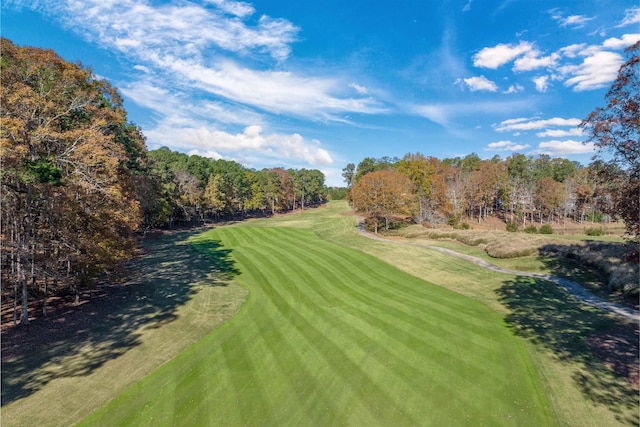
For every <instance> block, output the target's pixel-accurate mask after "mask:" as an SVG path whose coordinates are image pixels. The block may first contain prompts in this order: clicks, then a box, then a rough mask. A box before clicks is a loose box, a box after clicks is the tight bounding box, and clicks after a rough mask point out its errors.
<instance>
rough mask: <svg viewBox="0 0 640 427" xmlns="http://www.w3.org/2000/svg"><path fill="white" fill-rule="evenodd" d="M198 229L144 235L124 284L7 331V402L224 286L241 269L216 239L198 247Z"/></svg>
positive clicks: (94, 362) (125, 343)
mask: <svg viewBox="0 0 640 427" xmlns="http://www.w3.org/2000/svg"><path fill="white" fill-rule="evenodd" d="M200 232H201V231H186V232H174V233H171V234H166V235H163V236H161V237H159V238H155V239H147V240H145V242H144V244H143V248H144V249H145V251H146V254H145V255H144V256H141V257H139V258H137V259H135V260H133V261H132V262H131V263H130V266H129V267H130V268H129V271H130V277H129V280H128V281H127V282H126V283H124V284H119V285H109V284H107V285H105V286H103V287H101V288H99V289H98V290H97V291H94V292H93V295H92V296H91V298H90V299H89V300H88V301H84V302H83V303H82V304H81V305H80V306H77V307H69V306H63V307H62V308H61V309H59V310H58V311H57V312H53V313H50V316H49V318H48V319H46V320H44V319H37V321H34V322H32V323H31V324H30V325H28V326H25V327H17V328H12V329H9V330H8V331H6V332H5V333H3V336H2V347H3V360H2V405H5V404H8V403H10V402H13V401H16V400H18V399H21V398H24V397H27V396H29V395H31V394H32V393H34V392H36V391H38V390H39V389H41V388H42V387H44V386H45V385H46V384H47V383H49V382H50V381H52V380H54V379H59V378H73V377H79V376H85V375H89V374H90V373H91V372H92V371H94V370H95V369H97V368H99V367H100V366H102V365H103V364H104V363H106V362H107V361H109V360H111V359H114V358H116V357H118V356H120V355H122V354H123V353H125V352H126V351H128V350H129V349H131V348H133V347H135V346H137V345H139V344H141V340H140V338H141V329H142V328H158V327H161V326H162V325H164V324H166V323H168V322H171V321H173V320H174V319H175V318H176V312H177V309H178V308H179V307H180V306H182V305H184V304H185V303H186V302H187V301H188V300H190V299H191V298H192V297H193V295H194V294H195V293H196V292H197V287H199V286H203V285H205V286H225V285H226V283H225V280H228V279H229V278H231V277H232V276H233V275H235V274H236V273H237V270H236V269H235V267H234V263H233V261H232V260H231V259H230V253H229V252H230V251H228V250H225V249H222V248H220V246H219V244H217V243H216V242H211V243H207V245H206V247H205V249H206V255H205V254H203V253H201V251H197V250H195V249H194V247H193V246H192V245H190V244H189V243H187V242H186V239H187V238H189V237H190V236H192V235H194V234H197V233H200ZM5 350H6V351H5ZM7 354H9V356H7Z"/></svg>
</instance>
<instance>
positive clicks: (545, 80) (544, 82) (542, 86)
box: [531, 76, 549, 92]
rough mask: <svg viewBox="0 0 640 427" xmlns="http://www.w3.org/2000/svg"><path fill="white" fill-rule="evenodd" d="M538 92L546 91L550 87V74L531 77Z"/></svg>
mask: <svg viewBox="0 0 640 427" xmlns="http://www.w3.org/2000/svg"><path fill="white" fill-rule="evenodd" d="M531 80H532V81H533V83H534V84H535V85H536V90H537V91H538V92H546V91H547V89H548V88H549V76H538V77H534V78H533V79H531Z"/></svg>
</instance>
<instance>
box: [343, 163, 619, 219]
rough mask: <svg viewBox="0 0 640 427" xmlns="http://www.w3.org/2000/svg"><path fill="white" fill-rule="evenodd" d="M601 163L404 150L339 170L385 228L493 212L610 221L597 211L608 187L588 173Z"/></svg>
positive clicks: (355, 198)
mask: <svg viewBox="0 0 640 427" xmlns="http://www.w3.org/2000/svg"><path fill="white" fill-rule="evenodd" d="M600 167H603V166H602V165H601V164H600V163H594V164H591V165H589V166H588V167H584V166H582V165H580V164H579V163H577V162H571V161H569V160H567V159H562V158H550V157H549V156H547V155H539V156H536V157H534V156H525V155H523V154H514V155H512V156H509V157H507V158H506V159H504V160H503V159H500V158H499V157H494V158H493V159H491V160H481V159H480V157H479V156H478V155H477V154H475V153H472V154H470V155H468V156H466V157H464V158H459V157H458V158H453V159H444V160H439V159H437V158H434V157H428V156H425V155H423V154H420V153H415V154H412V153H410V154H407V155H405V156H404V157H403V158H402V159H397V158H393V159H390V158H382V159H373V158H365V159H364V160H362V161H361V162H360V163H359V164H358V166H357V167H356V166H355V165H353V164H350V165H348V166H347V167H346V168H345V169H344V170H343V174H344V176H345V180H346V181H347V182H348V183H349V184H351V185H352V190H351V193H350V194H351V198H352V201H353V204H354V206H355V207H356V208H357V209H359V210H362V211H363V212H365V213H367V218H368V220H369V222H370V223H371V224H372V226H373V227H375V226H376V225H377V223H378V222H382V223H384V224H385V228H386V229H388V228H389V226H390V225H391V223H392V222H393V220H396V221H402V220H404V219H405V218H404V217H410V218H411V219H412V220H413V221H415V222H416V223H423V224H425V225H440V224H446V223H448V224H449V225H452V226H456V227H458V226H460V227H461V226H462V224H467V225H465V227H467V226H469V223H473V222H482V221H483V220H486V219H487V216H488V215H499V216H501V217H502V218H503V219H504V220H505V222H513V223H515V224H517V225H519V226H521V227H523V228H524V227H526V226H527V224H531V223H543V222H552V223H557V224H564V223H566V222H567V221H573V222H577V223H584V222H586V221H589V222H598V223H600V222H606V221H611V217H610V216H609V215H607V214H605V213H604V212H607V209H606V207H607V206H606V204H607V203H610V201H611V194H610V190H609V189H607V188H606V187H605V186H601V185H599V184H598V182H597V180H596V179H595V178H596V172H597V170H598V168H600ZM402 189H404V191H402Z"/></svg>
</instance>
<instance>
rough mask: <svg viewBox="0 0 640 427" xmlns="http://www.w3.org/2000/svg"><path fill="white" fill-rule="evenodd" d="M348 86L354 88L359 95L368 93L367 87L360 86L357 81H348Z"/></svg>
mask: <svg viewBox="0 0 640 427" xmlns="http://www.w3.org/2000/svg"><path fill="white" fill-rule="evenodd" d="M349 87H351V88H353V89H355V90H356V92H358V93H359V94H360V95H366V94H368V93H369V89H367V88H366V87H364V86H361V85H359V84H357V83H350V84H349Z"/></svg>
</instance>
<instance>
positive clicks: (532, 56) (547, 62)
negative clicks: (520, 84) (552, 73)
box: [513, 49, 560, 71]
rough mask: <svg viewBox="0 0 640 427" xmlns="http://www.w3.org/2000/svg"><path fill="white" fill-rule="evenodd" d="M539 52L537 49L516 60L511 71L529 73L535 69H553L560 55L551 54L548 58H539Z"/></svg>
mask: <svg viewBox="0 0 640 427" xmlns="http://www.w3.org/2000/svg"><path fill="white" fill-rule="evenodd" d="M540 54H541V52H540V51H538V50H537V49H534V50H531V51H529V52H527V53H526V54H525V55H524V56H522V57H520V58H518V59H516V61H515V63H514V66H513V71H530V70H535V69H536V68H542V67H553V66H555V65H556V64H557V62H558V59H560V55H559V54H557V53H552V54H551V55H549V56H540Z"/></svg>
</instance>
